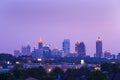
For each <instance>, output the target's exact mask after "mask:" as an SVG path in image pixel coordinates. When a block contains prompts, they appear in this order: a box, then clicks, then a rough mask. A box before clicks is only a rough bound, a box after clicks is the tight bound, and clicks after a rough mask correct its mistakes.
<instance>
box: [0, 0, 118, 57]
mask: <svg viewBox="0 0 120 80" xmlns="http://www.w3.org/2000/svg"><path fill="white" fill-rule="evenodd" d="M98 36H100V37H101V38H102V39H103V50H111V52H112V53H115V54H117V53H118V52H120V0H1V1H0V53H1V52H6V53H13V51H14V50H15V49H18V50H20V48H21V46H22V45H27V44H28V42H30V45H31V46H32V47H33V46H37V42H38V41H39V38H40V37H42V38H43V41H44V43H45V44H47V43H48V44H51V48H61V46H62V41H63V40H64V39H70V40H71V51H72V52H74V44H75V42H76V41H84V42H85V45H86V50H87V54H88V55H91V56H92V55H93V53H95V41H96V38H97V37H98Z"/></svg>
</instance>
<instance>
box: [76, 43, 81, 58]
mask: <svg viewBox="0 0 120 80" xmlns="http://www.w3.org/2000/svg"><path fill="white" fill-rule="evenodd" d="M79 44H80V43H79V42H76V44H75V54H76V55H77V56H78V47H79Z"/></svg>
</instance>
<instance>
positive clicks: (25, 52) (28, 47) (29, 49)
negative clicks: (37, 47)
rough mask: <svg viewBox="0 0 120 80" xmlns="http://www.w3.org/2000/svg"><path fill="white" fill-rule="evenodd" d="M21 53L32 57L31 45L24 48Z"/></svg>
mask: <svg viewBox="0 0 120 80" xmlns="http://www.w3.org/2000/svg"><path fill="white" fill-rule="evenodd" d="M21 53H22V55H31V48H30V45H27V46H22V48H21Z"/></svg>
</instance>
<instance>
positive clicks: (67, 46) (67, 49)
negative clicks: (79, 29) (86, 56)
mask: <svg viewBox="0 0 120 80" xmlns="http://www.w3.org/2000/svg"><path fill="white" fill-rule="evenodd" d="M62 47H63V51H64V53H65V54H69V53H70V40H69V39H64V41H63V45H62Z"/></svg>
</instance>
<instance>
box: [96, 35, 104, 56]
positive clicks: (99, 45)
mask: <svg viewBox="0 0 120 80" xmlns="http://www.w3.org/2000/svg"><path fill="white" fill-rule="evenodd" d="M96 57H98V58H102V57H103V51H102V39H101V38H100V37H98V38H97V40H96Z"/></svg>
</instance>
